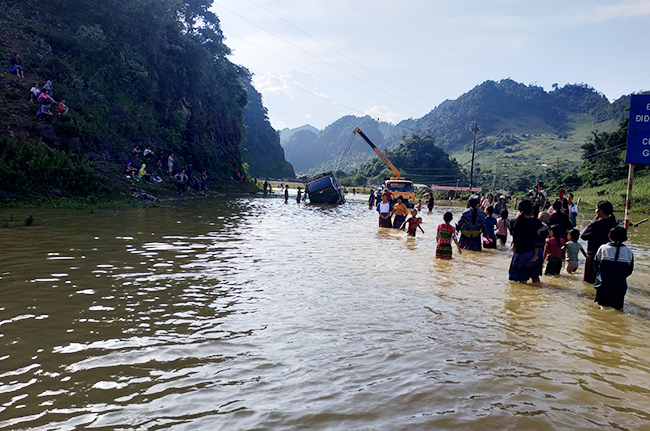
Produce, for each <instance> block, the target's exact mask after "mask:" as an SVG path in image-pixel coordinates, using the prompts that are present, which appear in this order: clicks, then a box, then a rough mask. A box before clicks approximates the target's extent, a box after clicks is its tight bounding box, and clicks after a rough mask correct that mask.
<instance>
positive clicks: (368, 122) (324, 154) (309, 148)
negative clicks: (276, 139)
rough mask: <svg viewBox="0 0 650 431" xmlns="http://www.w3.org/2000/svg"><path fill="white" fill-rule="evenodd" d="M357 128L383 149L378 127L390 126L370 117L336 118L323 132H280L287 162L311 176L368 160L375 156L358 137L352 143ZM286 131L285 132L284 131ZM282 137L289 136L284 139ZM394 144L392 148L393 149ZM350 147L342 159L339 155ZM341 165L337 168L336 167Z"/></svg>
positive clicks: (382, 140) (304, 128) (299, 130)
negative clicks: (353, 132) (353, 133)
mask: <svg viewBox="0 0 650 431" xmlns="http://www.w3.org/2000/svg"><path fill="white" fill-rule="evenodd" d="M357 127H359V128H360V129H361V130H363V131H364V133H365V134H366V135H367V136H368V137H369V138H370V139H371V140H372V141H373V143H374V144H375V145H376V146H377V147H378V148H380V149H383V148H386V146H387V143H386V140H385V138H384V133H383V132H382V130H381V128H382V127H383V128H385V127H388V128H389V129H390V128H392V127H393V126H391V125H389V124H387V123H379V122H377V121H375V120H373V119H372V118H371V117H370V116H365V117H355V116H353V115H348V116H345V117H342V118H339V119H338V120H336V121H335V122H334V123H332V124H330V125H329V126H327V127H326V128H325V129H324V130H323V131H318V130H314V128H313V127H311V126H302V127H301V128H299V129H293V130H287V132H285V131H283V132H282V136H283V141H284V142H283V146H284V151H285V155H286V158H287V160H288V161H290V163H291V164H292V165H293V167H294V168H295V170H296V172H302V173H308V174H314V173H317V172H320V171H325V170H331V169H336V168H337V167H339V168H341V169H348V168H350V167H355V166H358V165H360V164H361V163H363V162H366V161H367V160H369V159H370V158H371V157H372V156H373V155H375V153H374V152H373V151H372V149H371V148H370V147H369V146H368V144H366V143H365V142H364V141H363V140H362V139H361V138H360V137H356V138H355V139H354V140H353V141H352V142H350V139H351V138H352V137H353V136H352V131H353V130H354V129H355V128H357ZM285 130H286V129H285ZM284 136H288V137H287V138H286V139H285V138H284ZM397 144H398V142H397V141H396V142H394V143H393V145H391V146H396V145H397ZM348 147H349V151H348V152H347V156H346V157H345V160H342V158H341V157H342V155H343V153H344V152H345V151H346V149H347V148H348ZM339 164H340V166H339Z"/></svg>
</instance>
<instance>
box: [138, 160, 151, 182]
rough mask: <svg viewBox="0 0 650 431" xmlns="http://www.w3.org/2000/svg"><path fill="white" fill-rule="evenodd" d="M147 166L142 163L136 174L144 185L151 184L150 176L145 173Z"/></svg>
mask: <svg viewBox="0 0 650 431" xmlns="http://www.w3.org/2000/svg"><path fill="white" fill-rule="evenodd" d="M146 168H147V165H145V164H144V163H143V164H142V167H140V171H139V172H138V176H139V177H140V178H142V180H143V181H144V182H145V183H150V182H151V175H149V174H148V173H147V169H146Z"/></svg>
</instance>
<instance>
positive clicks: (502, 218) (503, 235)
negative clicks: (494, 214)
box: [496, 210, 510, 247]
mask: <svg viewBox="0 0 650 431" xmlns="http://www.w3.org/2000/svg"><path fill="white" fill-rule="evenodd" d="M509 230H510V220H509V219H508V210H503V211H501V214H499V218H498V219H497V234H496V237H497V239H498V240H499V246H502V247H503V246H505V245H506V242H507V241H508V231H509Z"/></svg>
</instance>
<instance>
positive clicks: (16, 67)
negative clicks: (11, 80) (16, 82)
mask: <svg viewBox="0 0 650 431" xmlns="http://www.w3.org/2000/svg"><path fill="white" fill-rule="evenodd" d="M9 72H11V73H16V76H17V77H19V78H25V74H24V73H23V65H22V63H21V62H20V55H18V53H16V54H14V56H13V57H11V60H9Z"/></svg>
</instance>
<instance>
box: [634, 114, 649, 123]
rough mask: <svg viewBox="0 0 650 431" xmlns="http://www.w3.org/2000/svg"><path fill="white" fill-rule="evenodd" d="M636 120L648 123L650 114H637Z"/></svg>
mask: <svg viewBox="0 0 650 431" xmlns="http://www.w3.org/2000/svg"><path fill="white" fill-rule="evenodd" d="M636 122H637V123H648V122H650V115H637V116H636Z"/></svg>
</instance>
